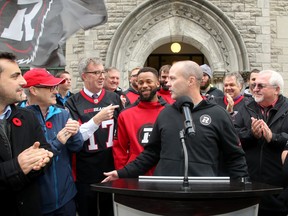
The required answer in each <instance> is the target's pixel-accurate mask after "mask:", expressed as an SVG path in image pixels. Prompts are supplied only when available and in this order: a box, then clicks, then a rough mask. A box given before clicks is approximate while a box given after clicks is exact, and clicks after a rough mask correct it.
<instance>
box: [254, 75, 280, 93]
mask: <svg viewBox="0 0 288 216" xmlns="http://www.w3.org/2000/svg"><path fill="white" fill-rule="evenodd" d="M260 74H269V75H271V77H270V79H269V84H270V85H273V86H277V87H279V89H280V90H279V94H282V93H283V88H284V80H283V77H282V76H281V74H280V73H278V72H276V71H273V70H262V71H260V72H259V75H260Z"/></svg>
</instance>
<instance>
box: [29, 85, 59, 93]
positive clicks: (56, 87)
mask: <svg viewBox="0 0 288 216" xmlns="http://www.w3.org/2000/svg"><path fill="white" fill-rule="evenodd" d="M34 87H36V88H45V89H49V90H50V92H54V91H55V90H56V91H58V89H59V86H58V85H56V86H34Z"/></svg>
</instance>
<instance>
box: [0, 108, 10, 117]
mask: <svg viewBox="0 0 288 216" xmlns="http://www.w3.org/2000/svg"><path fill="white" fill-rule="evenodd" d="M11 112H12V109H11V107H10V106H7V107H6V108H5V110H4V112H3V113H2V114H0V119H4V118H5V119H8V118H9V117H10V115H11Z"/></svg>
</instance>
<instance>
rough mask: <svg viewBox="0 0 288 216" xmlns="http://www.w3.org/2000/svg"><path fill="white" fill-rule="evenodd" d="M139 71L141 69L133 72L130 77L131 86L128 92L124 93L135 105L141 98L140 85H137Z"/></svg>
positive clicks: (138, 68)
mask: <svg viewBox="0 0 288 216" xmlns="http://www.w3.org/2000/svg"><path fill="white" fill-rule="evenodd" d="M139 70H140V67H136V68H134V69H132V70H131V72H130V76H129V77H130V78H129V82H130V86H129V88H128V89H127V90H126V91H124V94H125V95H126V97H127V98H128V99H129V101H130V103H131V104H133V103H134V102H135V101H136V100H137V99H138V98H139V93H138V84H137V74H138V71H139Z"/></svg>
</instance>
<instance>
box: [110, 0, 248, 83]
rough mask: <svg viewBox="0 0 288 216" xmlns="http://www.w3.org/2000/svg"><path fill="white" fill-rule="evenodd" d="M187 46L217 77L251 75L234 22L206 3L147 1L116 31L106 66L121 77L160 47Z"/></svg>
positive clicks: (126, 81) (183, 0)
mask: <svg viewBox="0 0 288 216" xmlns="http://www.w3.org/2000/svg"><path fill="white" fill-rule="evenodd" d="M171 42H184V43H187V44H191V45H192V46H194V47H196V48H197V49H199V50H200V51H201V52H202V53H203V54H204V55H205V57H206V58H207V60H208V62H209V64H210V66H211V68H212V70H213V71H214V77H216V78H217V77H223V75H224V73H225V72H226V71H228V72H229V71H248V70H249V63H248V56H247V50H246V47H245V44H244V42H243V39H242V37H241V35H240V33H239V32H238V30H237V28H236V26H235V25H234V24H233V23H232V21H231V20H230V19H229V18H228V17H227V16H226V15H225V14H224V13H223V12H222V11H221V10H220V9H219V8H217V7H216V6H215V5H213V4H211V3H210V2H209V1H206V0H170V1H153V0H151V1H147V2H145V3H143V4H141V5H139V6H138V7H137V8H136V9H135V10H134V11H132V12H131V13H130V14H129V15H128V16H127V17H126V18H125V20H124V21H123V22H122V24H121V25H120V26H119V28H118V29H117V30H116V32H115V34H114V36H113V38H112V40H111V42H110V44H109V47H108V50H107V56H106V65H109V66H110V65H111V66H115V67H117V68H118V69H119V70H120V71H122V72H124V73H122V77H121V78H122V80H123V81H124V82H123V87H124V88H126V87H128V79H127V76H128V73H127V72H128V71H129V70H131V69H132V68H134V67H136V66H141V65H143V64H144V63H145V60H146V59H147V57H148V56H149V55H150V53H152V52H153V50H155V49H156V48H157V47H159V46H161V45H163V44H166V43H171Z"/></svg>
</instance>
